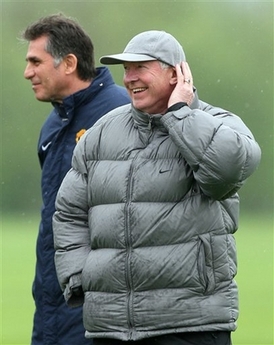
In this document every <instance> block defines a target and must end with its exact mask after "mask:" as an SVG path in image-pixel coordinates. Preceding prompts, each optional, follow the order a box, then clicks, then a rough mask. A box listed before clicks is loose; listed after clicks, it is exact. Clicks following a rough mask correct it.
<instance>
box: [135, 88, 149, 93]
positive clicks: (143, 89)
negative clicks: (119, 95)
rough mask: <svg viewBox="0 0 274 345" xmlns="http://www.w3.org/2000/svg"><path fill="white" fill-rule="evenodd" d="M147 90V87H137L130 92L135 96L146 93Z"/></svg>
mask: <svg viewBox="0 0 274 345" xmlns="http://www.w3.org/2000/svg"><path fill="white" fill-rule="evenodd" d="M147 89H148V88H147V87H138V88H136V89H132V92H133V93H134V94H135V93H139V92H143V91H146V90H147Z"/></svg>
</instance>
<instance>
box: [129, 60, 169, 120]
mask: <svg viewBox="0 0 274 345" xmlns="http://www.w3.org/2000/svg"><path fill="white" fill-rule="evenodd" d="M124 70H125V72H124V79H123V81H124V85H125V87H126V89H127V91H128V93H129V95H130V98H131V100H132V104H133V106H134V107H135V108H137V109H139V110H141V111H143V112H146V113H149V114H163V113H165V111H166V110H167V104H168V100H169V97H170V95H171V92H172V91H173V89H174V85H172V83H171V79H172V78H173V75H174V69H173V68H172V67H170V68H162V66H161V64H160V63H159V61H145V62H125V63H124Z"/></svg>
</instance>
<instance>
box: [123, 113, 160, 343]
mask: <svg viewBox="0 0 274 345" xmlns="http://www.w3.org/2000/svg"><path fill="white" fill-rule="evenodd" d="M152 121H153V118H152V117H149V123H148V129H149V131H150V132H151V133H150V135H149V136H148V139H147V144H148V143H149V141H150V138H151V136H152V134H153V133H152ZM138 154H139V153H137V154H136V156H135V157H134V158H133V160H132V163H131V166H130V170H129V183H128V190H127V200H128V201H127V203H126V205H125V214H126V217H125V222H126V224H125V240H126V268H125V276H126V284H127V289H128V292H127V297H128V302H127V315H128V326H129V339H130V340H131V339H132V332H133V329H134V321H133V306H132V305H133V293H134V290H133V284H132V278H131V264H130V259H131V254H132V243H131V231H130V219H129V209H130V205H131V193H132V183H133V170H134V161H135V160H136V159H137V157H138Z"/></svg>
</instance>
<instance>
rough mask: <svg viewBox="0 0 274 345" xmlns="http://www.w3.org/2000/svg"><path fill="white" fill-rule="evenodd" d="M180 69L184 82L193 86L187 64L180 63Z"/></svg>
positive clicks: (184, 62)
mask: <svg viewBox="0 0 274 345" xmlns="http://www.w3.org/2000/svg"><path fill="white" fill-rule="evenodd" d="M180 67H181V70H182V74H183V76H184V82H185V83H187V84H191V85H193V78H192V74H191V70H190V68H189V65H188V63H187V62H186V61H182V62H181V66H180Z"/></svg>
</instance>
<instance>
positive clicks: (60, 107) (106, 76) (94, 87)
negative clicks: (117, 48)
mask: <svg viewBox="0 0 274 345" xmlns="http://www.w3.org/2000/svg"><path fill="white" fill-rule="evenodd" d="M96 71H97V75H96V77H95V78H94V79H93V80H92V82H91V83H90V85H89V86H88V87H87V88H86V89H83V90H80V91H78V92H75V93H74V94H72V95H69V96H68V97H65V98H64V99H63V103H57V102H52V105H53V106H54V108H55V109H56V111H57V113H58V114H59V116H60V117H61V118H62V119H63V120H69V119H70V118H71V117H72V116H73V113H74V109H75V108H76V107H78V106H80V105H83V104H86V103H88V102H90V100H91V99H92V98H94V97H95V96H96V94H97V93H98V92H100V91H101V90H102V88H104V87H107V86H109V85H111V84H114V81H113V78H112V76H111V74H110V71H109V69H108V68H107V67H97V68H96Z"/></svg>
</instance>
